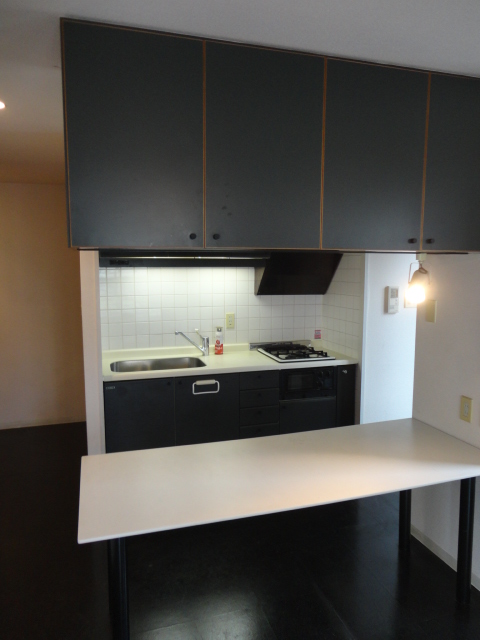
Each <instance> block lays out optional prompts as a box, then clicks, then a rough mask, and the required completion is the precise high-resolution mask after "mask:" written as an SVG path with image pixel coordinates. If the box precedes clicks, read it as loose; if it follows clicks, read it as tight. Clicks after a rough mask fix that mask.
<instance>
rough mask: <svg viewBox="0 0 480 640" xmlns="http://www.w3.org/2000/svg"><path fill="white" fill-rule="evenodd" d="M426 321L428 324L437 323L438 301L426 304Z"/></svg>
mask: <svg viewBox="0 0 480 640" xmlns="http://www.w3.org/2000/svg"><path fill="white" fill-rule="evenodd" d="M425 320H426V321H427V322H436V321H437V301H436V300H427V301H426V302H425Z"/></svg>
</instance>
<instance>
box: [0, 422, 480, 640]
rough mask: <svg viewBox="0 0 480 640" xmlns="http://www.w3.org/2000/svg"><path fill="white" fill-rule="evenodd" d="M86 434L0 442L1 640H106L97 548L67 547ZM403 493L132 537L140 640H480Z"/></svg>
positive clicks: (478, 623)
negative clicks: (405, 509)
mask: <svg viewBox="0 0 480 640" xmlns="http://www.w3.org/2000/svg"><path fill="white" fill-rule="evenodd" d="M85 450H86V439H85V427H84V425H57V426H51V427H36V428H31V429H11V430H7V431H0V517H1V520H0V637H1V638H2V639H5V640H16V639H22V640H24V639H28V640H37V639H41V638H48V639H49V640H56V639H59V640H60V639H61V640H69V639H72V640H73V639H75V640H77V639H88V640H90V639H91V640H96V639H99V640H100V639H101V640H108V639H109V638H110V637H111V632H110V625H109V619H108V591H107V586H108V585H107V563H106V546H105V543H97V544H91V545H83V546H78V545H77V543H76V527H77V510H78V485H79V471H80V455H81V454H84V453H85ZM397 500H398V496H397V495H396V494H395V495H390V496H385V497H379V498H371V499H366V500H361V501H354V502H348V503H343V504H337V505H332V506H328V507H320V508H317V509H307V510H303V511H296V512H290V513H284V514H280V515H276V516H266V517H260V518H251V519H247V520H241V521H235V522H227V523H222V524H217V525H209V526H203V527H195V528H191V529H183V530H179V531H174V532H167V533H162V534H155V535H148V536H142V537H139V538H132V539H130V540H129V541H128V544H127V557H128V562H129V589H130V621H131V630H132V639H136V640H220V639H222V640H234V639H235V640H257V639H258V640H275V639H277V640H297V639H298V640H309V639H312V640H313V639H325V640H326V639H328V640H333V639H348V640H352V639H359V640H360V639H362V640H363V639H365V640H389V639H391V638H397V639H400V638H401V639H405V640H417V639H419V640H420V639H422V640H426V639H427V638H431V639H435V640H444V639H445V640H454V639H455V640H456V639H462V640H479V638H480V594H479V593H478V592H477V591H475V590H473V592H472V602H471V605H470V607H469V608H465V609H463V610H459V609H457V608H456V606H455V602H454V600H455V574H454V572H453V571H452V570H451V569H449V568H448V567H447V566H446V565H445V564H443V563H442V562H441V561H440V560H438V559H437V558H436V557H435V556H434V555H432V554H431V553H430V552H429V551H427V550H426V549H425V548H424V547H423V546H422V545H420V544H419V543H418V542H416V541H415V540H413V541H412V549H411V553H410V557H407V558H405V557H402V556H400V555H399V553H398V550H397V521H398V510H397Z"/></svg>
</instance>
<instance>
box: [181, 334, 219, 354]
mask: <svg viewBox="0 0 480 640" xmlns="http://www.w3.org/2000/svg"><path fill="white" fill-rule="evenodd" d="M195 333H198V335H199V336H200V338H201V339H202V344H201V345H200V344H198V343H197V342H195V341H194V340H192V339H191V338H189V337H188V336H187V335H185V334H184V333H183V331H175V335H176V336H183V337H184V338H185V340H188V342H190V344H193V346H194V347H196V348H197V349H198V350H199V351H201V352H202V354H203V355H204V356H208V354H209V351H210V338H208V337H206V336H205V337H204V336H202V335H200V333H199V331H198V329H195Z"/></svg>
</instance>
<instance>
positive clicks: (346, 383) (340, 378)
mask: <svg viewBox="0 0 480 640" xmlns="http://www.w3.org/2000/svg"><path fill="white" fill-rule="evenodd" d="M356 373H357V365H356V364H348V365H344V366H342V367H335V376H336V386H337V420H336V426H337V427H348V426H349V425H351V424H355V379H356Z"/></svg>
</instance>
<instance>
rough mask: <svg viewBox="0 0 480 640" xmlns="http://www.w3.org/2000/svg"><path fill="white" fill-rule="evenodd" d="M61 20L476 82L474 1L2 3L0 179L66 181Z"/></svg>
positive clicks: (477, 11)
mask: <svg viewBox="0 0 480 640" xmlns="http://www.w3.org/2000/svg"><path fill="white" fill-rule="evenodd" d="M61 16H66V17H73V18H85V19H89V20H96V21H101V22H110V23H116V24H122V25H135V26H138V27H149V28H154V29H159V30H162V31H174V32H178V33H186V34H194V35H199V36H210V37H218V38H223V39H226V40H236V41H239V42H249V43H263V44H268V45H273V46H278V47H286V48H292V49H301V50H305V51H314V52H318V53H327V54H330V55H338V56H343V57H349V58H357V59H363V60H370V61H376V62H387V63H394V64H401V65H405V66H412V67H418V68H424V69H434V70H441V71H450V72H453V73H462V74H466V75H475V76H480V2H479V0H241V1H239V0H83V1H82V2H80V1H79V0H2V3H1V7H0V100H2V101H3V102H5V104H6V105H7V108H6V109H4V110H3V111H0V181H3V182H62V181H63V171H64V165H63V116H62V80H61V70H60V66H61V63H60V35H59V18H60V17H61Z"/></svg>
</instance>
